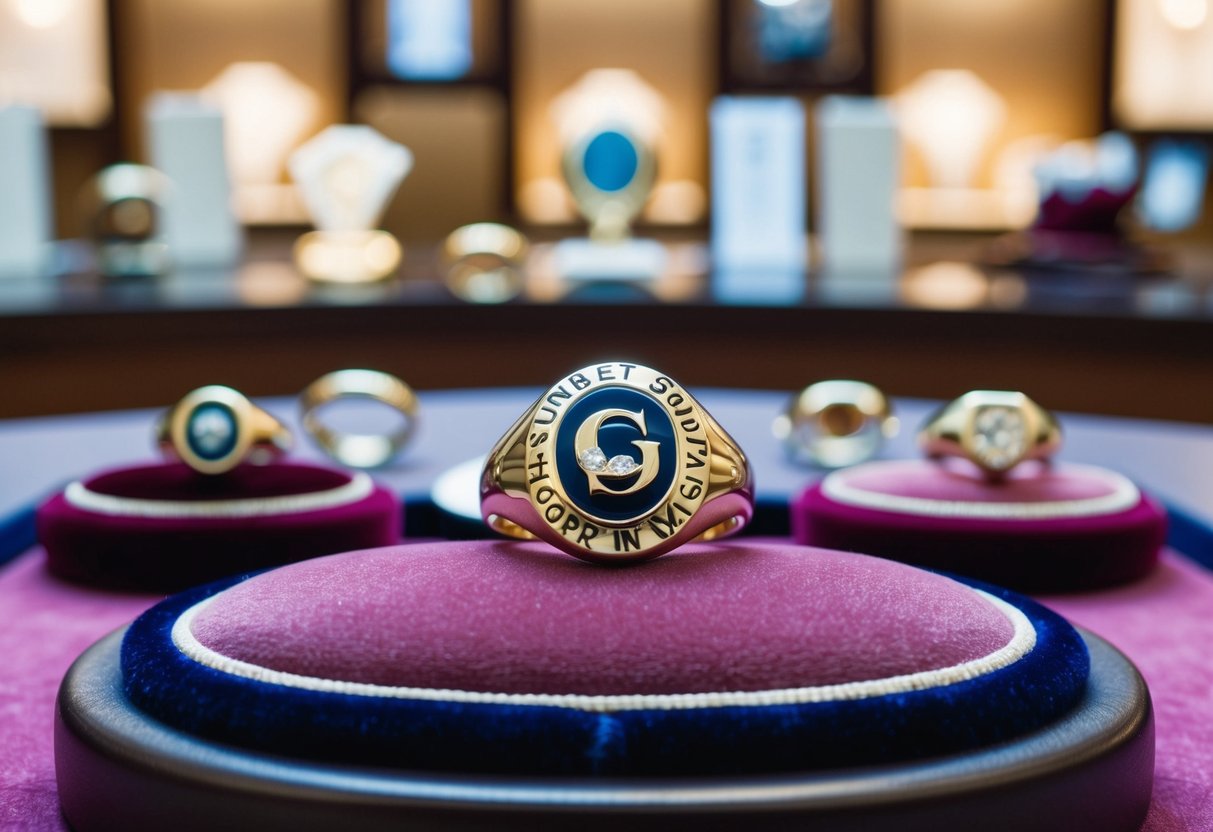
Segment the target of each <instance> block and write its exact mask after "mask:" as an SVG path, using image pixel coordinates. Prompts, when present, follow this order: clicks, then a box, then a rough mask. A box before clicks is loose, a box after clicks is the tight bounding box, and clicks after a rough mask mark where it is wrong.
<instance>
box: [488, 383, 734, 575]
mask: <svg viewBox="0 0 1213 832" xmlns="http://www.w3.org/2000/svg"><path fill="white" fill-rule="evenodd" d="M753 481H754V478H753V473H752V472H751V470H750V465H749V461H748V460H747V459H746V456H745V454H744V453H743V452H742V450H741V448H739V447H738V445H737V443H736V442H735V441H734V440H733V439H732V438H731V437H730V436H729V435H728V434H727V433H726V432H725V431H724V429H723V428H721V427H720V425H719V424H717V422H716V420H715V419H713V418H712V417H711V415H709V414H708V412H707V411H706V410H705V409H704V408H703V407H702V406H701V405H700V404H699V403H698V402H697V401H696V400H695V399H694V398H692V396H691V394H690V393H688V392H687V391H686V389H685V388H683V387H682V386H681V385H679V384H678V383H677V382H676V381H674V380H673V379H671V378H670V377H669V376H667V375H664V374H662V373H660V372H658V371H657V370H653V369H650V368H648V367H643V366H641V365H639V364H629V363H626V362H604V363H601V364H595V365H592V366H589V367H585V368H583V369H580V370H578V371H577V372H575V373H570V374H569V375H567V376H565V377H564V378H562V379H561V380H560V381H558V382H557V383H556V384H555V385H553V386H552V387H551V388H550V389H549V390H548V391H547V392H545V393H544V394H543V395H542V396H540V398H539V400H538V401H536V402H535V404H533V405H532V406H531V407H530V408H529V409H528V410H527V411H526V413H524V414H523V415H522V417H521V418H520V419H519V420H518V421H517V422H516V423H515V424H514V426H513V427H511V428H510V430H509V431H508V432H507V433H506V434H505V436H503V437H502V438H501V440H500V441H498V443H497V444H496V446H495V447H494V448H493V450H492V451H491V452H490V453H489V456H488V460H487V462H486V463H485V468H484V471H483V474H482V476H481V484H480V511H481V515H482V516H483V517H484V519H485V521H486V522H487V523H488V524H489V526H491V527H492V528H493V529H495V530H497V531H499V532H501V533H503V534H506V535H509V536H511V537H518V538H540V539H542V540H545V541H547V542H548V543H551V544H552V545H553V546H555V547H557V548H558V549H560V550H562V551H564V552H566V553H568V554H570V555H573V556H575V557H578V558H581V559H583V560H587V561H593V562H599V563H620V562H631V561H637V560H646V559H648V558H654V557H657V556H658V555H661V554H664V553H666V552H669V551H670V550H672V549H674V548H675V547H677V546H680V545H682V544H683V543H687V542H689V541H692V540H712V539H716V538H720V537H724V536H726V535H729V534H732V533H734V532H736V531H738V530H740V529H741V528H742V527H744V526H745V525H746V524H747V523H748V522H749V520H750V517H751V516H752V515H753V511H754V497H753V489H754V485H753Z"/></svg>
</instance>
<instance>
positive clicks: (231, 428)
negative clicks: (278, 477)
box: [155, 384, 291, 474]
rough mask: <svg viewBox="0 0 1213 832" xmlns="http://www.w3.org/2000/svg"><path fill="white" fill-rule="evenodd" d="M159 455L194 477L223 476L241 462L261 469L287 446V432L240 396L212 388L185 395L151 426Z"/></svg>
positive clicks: (225, 389) (200, 389) (222, 387)
mask: <svg viewBox="0 0 1213 832" xmlns="http://www.w3.org/2000/svg"><path fill="white" fill-rule="evenodd" d="M155 435H156V443H157V445H159V447H160V451H161V453H163V454H164V455H165V456H166V457H168V458H170V459H179V460H181V461H182V462H184V463H185V464H186V465H188V466H189V467H191V468H193V469H194V470H195V471H197V472H199V473H200V474H224V473H226V472H228V471H230V470H232V469H233V468H235V467H236V466H237V465H240V464H241V463H242V462H251V463H252V464H254V465H265V464H268V463H270V462H273V461H274V460H276V459H278V458H280V457H281V456H282V455H283V454H285V453H286V452H287V451H288V450H290V447H291V432H290V430H288V429H287V427H286V426H285V425H283V424H282V423H281V422H279V421H278V420H277V419H275V418H274V417H273V416H271V415H270V414H269V413H266V412H265V411H264V410H262V409H261V408H259V407H257V406H256V405H255V404H253V403H252V402H251V401H249V400H248V398H247V397H245V396H244V395H243V394H242V393H240V392H238V391H236V390H233V389H232V388H230V387H224V386H223V385H219V384H212V385H210V386H207V387H199V388H198V389H197V390H192V391H190V392H189V393H187V394H186V395H185V396H184V397H183V398H182V399H181V401H179V402H177V403H176V404H175V405H173V406H172V407H171V408H169V409H168V410H167V411H166V412H165V413H164V415H162V416H161V417H160V419H159V421H158V422H157V424H156V431H155Z"/></svg>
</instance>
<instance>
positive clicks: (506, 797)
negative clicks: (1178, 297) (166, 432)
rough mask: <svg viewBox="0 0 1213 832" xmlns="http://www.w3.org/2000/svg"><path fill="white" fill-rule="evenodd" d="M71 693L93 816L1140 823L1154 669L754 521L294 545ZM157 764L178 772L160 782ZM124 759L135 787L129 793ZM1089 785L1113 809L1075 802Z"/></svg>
mask: <svg viewBox="0 0 1213 832" xmlns="http://www.w3.org/2000/svg"><path fill="white" fill-rule="evenodd" d="M1088 643H1091V644H1093V646H1092V648H1091V652H1088ZM59 710H60V713H59V725H58V728H57V740H56V748H57V751H56V754H57V766H58V774H59V783H60V794H61V798H62V801H63V806H64V810H65V813H66V814H67V816H68V818H69V820H70V821H71V822H72V824H73V825H74V826H75V827H76V828H78V829H81V830H87V829H90V828H94V826H93V825H92V824H91V823H90V821H91V819H92V818H93V817H94V816H95V815H96V814H97V811H96V810H97V809H98V806H99V804H98V801H99V800H100V801H107V802H108V803H110V804H111V806H110V808H109V809H108V810H107V812H109V814H108V815H107V821H108V822H109V823H113V822H115V819H114V815H113V814H112V811H113V807H114V806H118V805H119V804H121V808H120V809H118V811H119V812H120V813H121V814H120V817H121V820H122V822H123V825H124V828H131V829H140V828H154V827H155V826H157V825H158V824H159V825H163V824H164V823H166V822H168V821H169V820H172V822H173V823H174V824H175V825H180V822H181V820H182V819H179V818H175V817H172V815H173V814H174V813H178V812H180V813H182V814H188V816H189V818H188V819H185V820H186V822H187V828H193V827H188V823H196V824H197V825H198V826H199V828H203V827H205V826H207V825H209V826H210V827H212V828H214V827H215V826H217V825H221V824H222V823H223V822H225V820H226V819H227V815H225V814H224V813H228V812H234V811H238V810H237V809H234V808H232V807H238V806H241V805H242V804H247V803H248V802H249V801H252V802H253V803H255V804H257V805H258V806H259V811H260V812H261V814H260V815H259V817H270V818H271V819H273V820H275V828H278V827H282V828H288V827H289V828H297V827H293V826H291V825H292V824H297V823H299V822H304V828H311V826H309V822H310V823H311V824H312V825H319V824H321V823H322V821H321V820H320V818H323V817H325V815H324V812H325V811H336V809H337V808H338V807H344V810H345V811H348V808H349V806H351V805H357V806H358V807H359V810H360V812H359V815H358V817H359V822H360V823H364V822H365V823H366V824H367V827H366V828H375V827H376V823H379V824H380V825H383V826H390V825H391V823H392V822H395V823H400V822H402V821H405V820H407V821H410V822H411V823H414V824H416V825H417V826H418V828H420V827H421V826H426V827H427V828H433V827H434V826H435V825H437V826H441V825H442V823H443V822H448V823H451V824H453V825H458V824H459V823H465V824H466V823H469V822H472V821H473V820H474V821H476V822H479V823H482V824H489V825H495V826H504V827H511V828H528V827H533V826H534V824H535V823H537V822H538V821H537V818H543V819H545V820H547V821H548V822H553V823H558V822H559V819H558V818H555V819H554V818H553V817H551V816H550V815H551V813H552V812H555V814H556V815H557V816H559V815H561V814H562V813H567V812H569V811H571V810H573V809H574V808H575V809H576V810H577V814H576V816H575V818H574V817H571V816H569V815H567V814H564V815H563V816H564V822H565V823H568V822H570V821H573V820H575V821H576V822H577V823H578V824H579V825H580V824H590V825H591V826H593V825H595V824H598V823H601V824H605V823H606V822H607V820H608V819H609V817H610V816H612V815H615V816H616V817H615V818H614V822H615V823H618V822H620V820H621V819H622V818H623V817H625V816H626V817H628V818H629V819H630V820H631V821H632V822H633V823H640V824H641V825H642V826H645V825H649V824H652V825H660V824H663V823H664V824H667V825H668V823H669V821H670V818H671V817H674V816H681V815H683V814H687V815H694V816H696V817H698V818H699V819H700V822H708V823H709V825H711V822H712V821H713V820H715V821H717V822H719V823H722V824H723V823H724V821H723V820H721V818H723V817H726V816H729V815H732V816H733V822H736V815H737V813H739V812H751V811H757V812H760V813H763V814H765V815H766V816H767V819H768V820H771V821H777V820H778V819H779V818H780V817H783V818H784V820H785V821H786V814H787V813H789V812H791V813H796V814H812V815H814V816H815V817H817V818H818V819H819V820H823V821H827V820H828V818H829V817H831V816H833V814H839V817H842V816H845V817H846V818H849V820H848V821H847V823H850V824H853V823H854V822H855V821H856V820H857V818H859V817H860V816H862V817H863V819H864V823H865V824H867V823H868V822H871V823H872V824H874V825H865V826H864V828H867V829H884V828H889V829H892V828H898V829H913V828H927V826H926V823H927V820H928V815H929V816H930V819H931V822H932V823H935V824H938V823H939V821H940V819H941V818H942V817H945V816H947V815H940V814H938V812H951V813H952V815H951V817H952V818H953V819H955V812H956V811H957V808H956V805H955V803H956V801H959V802H960V803H966V802H967V803H968V804H971V807H972V808H974V809H977V808H980V810H981V811H983V812H989V811H990V810H991V809H992V808H993V809H996V810H997V814H998V815H999V817H1000V818H1001V820H1000V821H999V823H1002V822H1003V821H1006V823H1008V824H1012V823H1013V824H1015V825H1014V826H1009V825H1008V826H1005V827H1004V826H998V824H994V825H990V824H988V823H987V824H986V826H987V827H988V828H990V829H998V828H1023V827H1024V825H1025V821H1026V818H1027V817H1028V816H1027V815H1025V814H1024V812H1031V813H1033V814H1032V817H1033V818H1035V817H1036V813H1038V812H1039V811H1040V805H1039V804H1038V803H1033V801H1032V800H1031V799H1028V798H1029V797H1030V796H1029V795H1027V794H1026V793H1025V792H1024V791H1023V789H1025V788H1027V789H1029V790H1030V791H1031V790H1034V789H1039V790H1042V791H1049V792H1055V793H1056V794H1055V795H1054V799H1055V802H1056V804H1057V806H1056V809H1055V815H1056V818H1057V819H1058V823H1057V824H1053V823H1052V822H1051V821H1047V822H1044V823H1043V824H1035V825H1034V828H1040V829H1052V828H1057V829H1062V828H1065V829H1096V828H1098V829H1132V828H1135V825H1131V824H1135V823H1136V822H1139V821H1140V817H1141V815H1142V814H1143V813H1144V811H1145V807H1146V805H1147V804H1148V796H1149V789H1150V782H1149V781H1150V778H1151V774H1150V771H1151V769H1152V759H1153V745H1152V729H1151V727H1150V725H1151V723H1150V718H1149V706H1148V697H1147V696H1146V694H1145V690H1144V685H1143V683H1142V682H1141V680H1140V677H1138V676H1137V675H1136V673H1135V671H1133V670H1132V667H1131V665H1128V664H1127V662H1126V661H1125V660H1124V659H1123V657H1119V654H1116V653H1115V651H1113V650H1111V648H1108V647H1107V646H1106V645H1104V644H1102V643H1101V642H1097V641H1096V642H1084V639H1083V638H1082V637H1081V636H1080V635H1079V634H1078V633H1077V632H1076V631H1075V630H1074V629H1073V628H1072V627H1071V626H1070V625H1069V624H1068V623H1066V622H1065V621H1064V620H1063V619H1061V618H1059V617H1058V616H1056V615H1055V614H1053V613H1051V612H1049V611H1048V610H1046V609H1044V608H1043V607H1041V606H1039V605H1037V604H1035V603H1033V602H1031V601H1029V600H1028V599H1025V598H1022V597H1020V596H1016V595H1014V594H1012V593H1008V592H1005V591H1002V590H995V589H993V588H979V587H974V586H969V585H966V584H963V583H960V582H957V581H954V580H952V579H949V578H946V577H943V576H940V575H935V574H932V573H928V572H924V571H921V570H918V569H914V568H912V567H908V566H905V565H903V564H898V563H895V562H892V561H887V560H881V559H878V558H870V557H866V556H862V555H852V554H846V553H841V552H831V551H825V550H819V549H810V548H805V547H799V546H792V545H787V544H778V543H764V542H761V541H740V542H737V543H717V544H699V545H692V546H687V547H684V548H682V549H679V550H678V551H676V552H674V553H672V554H670V555H668V556H666V557H663V558H660V559H658V560H655V561H653V562H651V563H646V564H643V565H641V566H637V567H633V568H629V569H602V568H600V567H594V566H590V565H587V564H584V563H580V562H578V561H574V560H572V559H570V558H567V557H565V556H563V555H561V554H560V553H558V552H555V551H553V550H552V549H551V548H550V547H547V546H544V545H543V544H538V543H519V542H505V541H468V542H445V543H425V544H414V545H411V546H399V547H392V548H386V549H376V550H369V551H363V552H352V553H347V554H343V555H336V556H331V557H325V558H317V559H314V560H310V561H306V562H302V563H296V564H292V565H289V566H286V567H283V568H280V569H277V570H274V571H271V572H266V573H262V574H260V575H257V576H254V577H252V578H249V579H247V580H244V581H237V582H233V581H226V582H223V583H221V584H216V585H211V586H209V587H202V588H198V589H194V590H190V591H188V592H186V593H182V594H181V595H178V596H175V597H173V598H170V599H168V600H167V601H165V602H163V603H161V604H159V605H157V606H156V607H154V608H152V609H151V610H149V611H148V612H147V613H145V614H144V615H143V616H141V617H140V618H139V619H138V620H137V621H136V622H135V623H134V624H132V625H131V626H130V628H128V629H127V631H126V632H125V635H124V636H123V638H122V642H121V647H120V649H119V646H118V644H117V642H116V641H115V640H114V639H112V638H111V639H110V640H109V641H107V642H102V643H101V644H99V645H98V646H96V647H94V648H93V649H92V650H91V651H90V652H89V653H87V654H85V656H84V657H82V658H81V660H80V661H79V662H78V664H77V667H76V668H75V669H74V670H73V671H72V673H70V674H69V676H68V678H67V679H66V680H65V682H64V687H63V690H62V691H61V694H60V709H59ZM1108 719H1110V720H1111V723H1108V722H1106V720H1108ZM1101 720H1104V721H1101ZM1034 743H1035V745H1033V744H1034ZM1031 748H1035V749H1037V750H1036V751H1031V752H1028V751H1026V749H1031ZM1037 753H1039V754H1044V755H1045V756H1046V757H1049V755H1052V756H1051V757H1049V759H1050V760H1051V761H1052V762H1048V761H1042V760H1043V758H1038V757H1036V756H1034V755H1036V754H1037ZM1025 754H1026V756H1025ZM267 766H268V768H267ZM949 766H950V768H949ZM961 773H963V775H964V776H960V774H961ZM148 777H152V778H153V779H159V780H162V781H163V780H169V781H172V782H171V783H170V784H169V786H170V787H171V788H170V791H171V792H172V794H173V795H174V797H173V800H172V801H167V800H166V801H159V800H156V799H152V800H149V799H148V798H147V795H149V794H152V793H159V792H160V791H162V788H163V785H164V784H163V783H161V784H160V785H159V786H158V787H157V788H156V789H149V788H147V786H148V785H149V784H148ZM899 777H900V778H902V779H901V780H900V781H899V780H898V778H899ZM1059 777H1060V778H1061V780H1060V781H1059V779H1058V778H1059ZM856 778H858V779H856ZM865 778H866V779H865ZM860 781H863V782H864V783H865V785H864V786H863V787H862V788H860V787H859V786H858V785H857V784H858V783H859V782H860ZM97 782H105V783H107V784H108V789H109V791H108V792H107V794H106V795H99V794H98V787H97V786H96V783H97ZM1059 782H1063V784H1064V785H1066V786H1067V788H1065V789H1063V790H1062V791H1063V792H1064V795H1063V794H1062V792H1058V791H1057V784H1058V783H1059ZM1033 783H1034V784H1035V785H1031V784H1033ZM674 784H678V785H677V788H675V787H674ZM890 784H898V785H896V786H895V787H894V786H893V785H890ZM216 788H218V789H220V790H221V791H223V792H224V794H223V799H221V800H216V799H214V798H215V789H216ZM933 788H941V789H942V791H935V792H932V791H931V789H933ZM126 789H129V790H130V791H132V792H135V791H138V792H139V793H141V794H143V795H144V797H142V798H141V799H139V800H130V801H125V802H123V801H120V800H118V799H116V798H114V797H112V794H113V790H118V791H123V790H126ZM301 789H302V791H301ZM747 789H748V791H747ZM890 789H892V791H890ZM898 789H900V790H901V791H900V792H897V790H898ZM924 789H925V790H926V791H923V790H924ZM680 790H685V791H680ZM1076 790H1077V791H1076ZM1095 790H1098V794H1099V801H1103V802H1104V803H1107V802H1108V800H1109V799H1108V798H1107V797H1105V796H1104V794H1103V793H1104V792H1112V793H1114V795H1115V797H1113V798H1112V799H1111V803H1113V804H1116V805H1115V807H1114V808H1115V811H1116V812H1117V813H1118V814H1116V815H1109V814H1108V811H1107V810H1106V809H1105V808H1101V807H1098V806H1094V805H1092V806H1085V807H1080V806H1078V805H1075V799H1076V798H1075V796H1076V794H1080V793H1084V794H1085V793H1086V792H1090V794H1091V796H1092V797H1093V798H1094V795H1095V794H1096V791H1095ZM894 792H897V793H896V794H895V793H894ZM304 793H307V794H306V795H305V794H304ZM944 793H949V794H951V797H950V798H949V801H950V802H951V803H952V804H953V805H951V807H950V808H948V807H947V806H945V805H944V804H946V803H949V801H942V802H940V801H941V797H940V796H941V795H942V794H944ZM931 794H933V795H934V797H931V798H930V799H926V800H925V802H924V798H927V797H928V796H929V795H931ZM983 794H984V795H985V797H984V798H983V797H982V795H983ZM287 795H293V797H289V796H287ZM1009 796H1010V797H1009ZM1042 796H1043V795H1037V797H1042ZM1011 797H1014V800H1011V799H1010V798H1011ZM932 800H934V801H935V803H936V804H937V805H935V806H934V807H933V808H931V806H930V805H929V804H931V803H932ZM183 801H184V802H183ZM262 801H264V804H262ZM637 801H639V803H637ZM989 801H994V803H998V802H999V801H1003V802H1006V803H1007V805H1006V806H1003V805H1001V804H999V805H997V806H994V805H993V804H991V803H990V802H989ZM329 802H331V803H332V806H331V807H330V806H328V805H327V804H328V803H329ZM1080 803H1081V801H1080ZM157 804H162V805H157ZM305 804H306V805H307V806H308V807H309V808H306V809H305V808H304V806H305ZM742 804H745V805H742ZM911 804H912V805H913V806H915V807H916V808H907V807H908V806H909V805H911ZM183 805H188V806H189V810H188V812H184V811H183V810H182V809H181V806H183ZM1014 806H1018V807H1019V808H1017V809H1016V808H1014ZM629 807H630V808H629ZM1079 808H1081V812H1080V811H1079ZM882 812H883V813H886V814H887V815H888V817H886V818H885V820H884V821H883V822H882V821H880V820H879V818H876V817H875V816H876V815H879V814H881V813H882ZM915 812H922V813H924V814H921V816H920V817H919V820H921V821H922V823H923V824H924V825H923V826H921V827H919V826H915V825H914V822H913V819H914V817H915ZM166 813H167V814H166ZM309 813H311V814H309ZM671 813H672V814H671ZM856 813H858V814H856ZM718 816H719V817H718ZM329 817H330V820H331V816H329ZM1080 817H1081V820H1078V819H1079V818H1080ZM1111 817H1116V818H1117V820H1116V821H1115V822H1114V823H1111V824H1109V822H1108V821H1109V818H1111ZM907 818H909V819H910V820H909V821H907ZM1134 818H1136V820H1134ZM309 819H310V821H309ZM376 819H378V820H377V821H376ZM884 822H887V823H888V824H890V825H887V826H886V825H882V823H884ZM1093 824H1099V825H1093ZM95 828H101V827H100V826H97V827H95ZM461 828H462V827H461ZM821 828H857V827H855V826H853V825H838V826H832V825H830V823H828V822H827V823H826V824H825V825H824V826H822V827H821Z"/></svg>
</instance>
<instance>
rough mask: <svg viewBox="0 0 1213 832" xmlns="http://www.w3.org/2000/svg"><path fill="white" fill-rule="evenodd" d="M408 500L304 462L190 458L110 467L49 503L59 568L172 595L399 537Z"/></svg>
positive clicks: (82, 578) (44, 517) (51, 549)
mask: <svg viewBox="0 0 1213 832" xmlns="http://www.w3.org/2000/svg"><path fill="white" fill-rule="evenodd" d="M402 515H403V512H402V509H401V506H400V503H399V500H398V499H397V497H396V496H395V495H394V494H393V493H392V492H391V491H389V490H388V489H385V488H383V487H382V486H379V485H377V484H375V483H374V482H373V481H372V480H371V479H370V478H369V477H368V476H367V475H366V474H363V473H349V472H346V471H341V470H338V469H334V468H328V467H324V466H318V465H310V464H305V463H299V462H280V463H275V464H272V465H264V466H250V465H245V466H241V467H239V468H237V469H235V470H233V471H230V472H228V473H227V474H224V475H223V476H218V477H202V476H199V475H198V474H197V473H195V472H194V471H192V470H190V469H189V468H188V467H186V466H185V465H183V464H180V463H167V464H165V463H156V464H150V465H139V466H131V467H125V468H117V469H113V470H110V471H106V472H103V473H100V474H97V475H95V476H92V477H89V478H87V479H83V480H78V481H76V482H73V483H71V484H69V485H68V486H67V487H66V488H65V489H64V490H63V491H62V492H60V493H58V494H56V495H55V496H53V497H51V498H50V499H49V500H48V501H47V502H46V503H44V504H43V505H41V506H40V507H39V508H38V512H37V520H36V522H37V530H38V540H39V542H40V543H41V544H42V546H43V547H44V548H45V550H46V555H47V566H48V568H49V569H50V571H51V572H52V573H54V574H55V575H57V576H59V577H62V578H65V579H68V580H72V581H77V582H81V583H88V584H92V585H96V586H106V587H115V588H130V589H143V590H146V589H153V590H160V591H169V590H176V589H181V588H183V587H186V586H192V585H194V584H198V583H202V582H206V581H212V580H215V579H217V578H220V577H223V576H227V575H234V574H237V573H242V572H249V571H254V570H259V569H265V568H266V567H270V566H279V565H281V564H284V563H291V562H294V561H298V560H303V559H305V558H311V557H316V556H319V555H328V554H332V553H334V552H342V551H348V550H350V549H357V548H366V547H372V546H385V545H389V544H392V543H395V542H398V541H399V540H400V535H401V523H402Z"/></svg>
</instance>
